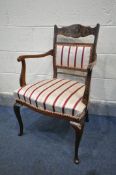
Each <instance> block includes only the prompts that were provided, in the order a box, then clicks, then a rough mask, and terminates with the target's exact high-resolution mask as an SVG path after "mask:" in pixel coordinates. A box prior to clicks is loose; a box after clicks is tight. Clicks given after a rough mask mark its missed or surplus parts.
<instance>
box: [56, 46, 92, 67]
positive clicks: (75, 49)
mask: <svg viewBox="0 0 116 175" xmlns="http://www.w3.org/2000/svg"><path fill="white" fill-rule="evenodd" d="M92 46H93V45H92V44H81V43H75V44H66V43H63V44H62V43H57V44H56V56H55V58H56V66H58V67H67V68H68V67H71V68H82V69H86V68H87V66H88V64H89V62H90V61H91V54H92Z"/></svg>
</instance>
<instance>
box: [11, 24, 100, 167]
mask: <svg viewBox="0 0 116 175" xmlns="http://www.w3.org/2000/svg"><path fill="white" fill-rule="evenodd" d="M99 27H100V25H99V24H97V25H96V26H95V27H94V28H92V27H88V26H82V25H79V24H75V25H71V26H66V27H61V28H58V27H57V26H56V25H55V26H54V42H53V49H52V50H50V51H48V52H46V53H44V54H37V55H22V56H19V57H18V61H19V62H21V64H22V70H21V74H20V87H19V88H18V89H17V90H16V91H15V92H14V96H15V100H16V102H15V104H14V112H15V114H16V118H17V120H18V123H19V128H20V132H19V136H21V135H23V122H22V119H21V114H20V107H21V106H27V107H29V108H31V109H32V110H34V111H37V112H39V113H43V114H45V115H47V116H52V117H57V118H59V119H65V120H67V121H69V122H70V124H71V126H72V127H73V128H74V130H75V154H74V162H75V163H76V164H78V163H79V157H78V149H79V144H80V140H81V137H82V134H83V129H84V124H85V120H86V121H88V104H89V92H90V83H91V75H92V69H93V67H94V65H95V63H96V59H97V56H96V46H97V39H98V33H99ZM88 35H93V36H94V41H93V43H85V42H84V43H79V42H59V41H58V36H64V37H66V38H73V39H77V38H79V37H86V36H88ZM48 55H51V56H52V57H53V78H51V79H48V80H42V81H38V82H37V83H34V84H26V62H25V60H26V59H35V58H39V59H40V58H43V59H44V57H46V56H48ZM47 58H48V57H47ZM59 69H60V70H68V71H69V73H68V74H70V71H74V72H76V71H77V73H79V72H81V73H82V72H83V73H84V74H85V76H84V79H85V81H84V83H82V82H79V81H77V80H76V81H75V80H71V79H67V78H58V74H59V73H60V72H59V71H58V70H59ZM63 73H64V74H65V73H66V72H63ZM66 74H67V73H66ZM71 75H72V74H71ZM78 76H82V75H80V74H77V77H78Z"/></svg>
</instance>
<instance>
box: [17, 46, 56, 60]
mask: <svg viewBox="0 0 116 175" xmlns="http://www.w3.org/2000/svg"><path fill="white" fill-rule="evenodd" d="M48 55H51V56H53V49H52V50H49V51H48V52H45V53H44V54H37V55H21V56H19V57H18V58H17V61H19V62H20V61H23V60H25V59H28V58H42V57H45V56H48Z"/></svg>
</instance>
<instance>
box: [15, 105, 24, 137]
mask: <svg viewBox="0 0 116 175" xmlns="http://www.w3.org/2000/svg"><path fill="white" fill-rule="evenodd" d="M14 113H15V115H16V118H17V120H18V123H19V129H20V130H19V134H18V136H22V135H23V122H22V119H21V114H20V106H19V105H18V104H16V103H15V104H14Z"/></svg>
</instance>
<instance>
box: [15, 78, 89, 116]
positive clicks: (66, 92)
mask: <svg viewBox="0 0 116 175" xmlns="http://www.w3.org/2000/svg"><path fill="white" fill-rule="evenodd" d="M84 90H85V85H84V84H82V83H79V82H77V81H72V80H67V79H58V78H54V79H50V80H43V81H39V82H37V83H35V84H28V85H26V86H24V87H21V88H19V89H18V90H16V91H15V93H14V94H15V98H16V99H19V100H21V101H24V102H26V103H29V104H31V105H33V106H34V107H37V108H39V109H44V110H48V111H52V112H58V113H62V114H67V115H72V116H78V115H80V114H81V113H82V112H83V111H84V109H85V107H86V106H85V104H83V103H82V97H83V94H84Z"/></svg>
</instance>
